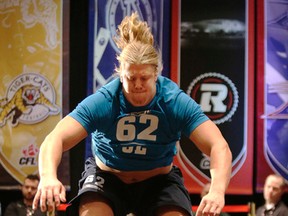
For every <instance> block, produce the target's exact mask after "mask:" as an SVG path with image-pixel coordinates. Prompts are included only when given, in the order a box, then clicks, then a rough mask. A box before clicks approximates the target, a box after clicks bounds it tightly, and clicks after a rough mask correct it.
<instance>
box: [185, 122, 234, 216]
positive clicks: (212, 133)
mask: <svg viewBox="0 0 288 216" xmlns="http://www.w3.org/2000/svg"><path fill="white" fill-rule="evenodd" d="M189 138H190V139H191V140H192V141H193V143H195V145H196V146H197V147H198V148H199V149H200V150H201V151H202V152H203V153H205V154H206V155H208V156H209V157H210V173H211V187H210V191H209V193H208V194H207V195H206V196H204V197H203V199H202V201H201V203H200V205H199V208H198V210H197V213H196V216H198V215H199V216H200V215H202V213H203V212H205V213H217V214H220V212H221V209H222V208H223V207H224V205H225V191H226V189H227V187H228V184H229V181H230V176H231V167H232V154H231V151H230V148H229V145H228V143H227V142H226V140H225V138H224V137H223V136H222V134H221V132H220V130H219V128H218V127H217V126H216V125H215V124H214V123H213V122H212V121H211V120H207V121H205V122H204V123H202V124H200V125H199V126H198V127H197V128H196V129H195V130H193V131H192V133H191V134H190V137H189Z"/></svg>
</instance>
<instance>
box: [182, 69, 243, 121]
mask: <svg viewBox="0 0 288 216" xmlns="http://www.w3.org/2000/svg"><path fill="white" fill-rule="evenodd" d="M187 94H189V95H190V96H191V97H192V98H193V99H194V100H195V101H196V102H197V103H199V104H200V106H201V108H202V110H203V111H204V112H205V114H206V115H207V116H208V117H209V118H210V119H211V120H212V121H213V122H214V123H215V124H221V123H224V122H226V121H228V120H230V119H231V117H232V116H233V115H234V113H235V111H236V110H237V107H238V103H239V96H238V91H237V89H236V87H235V85H234V84H233V82H232V81H231V80H230V79H229V78H228V77H226V76H224V75H223V74H219V73H215V72H211V73H205V74H201V75H200V76H198V77H196V78H195V79H194V80H193V81H192V82H191V83H190V85H189V87H188V89H187Z"/></svg>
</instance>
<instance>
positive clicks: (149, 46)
mask: <svg viewBox="0 0 288 216" xmlns="http://www.w3.org/2000/svg"><path fill="white" fill-rule="evenodd" d="M116 33H117V35H116V36H115V37H114V41H115V43H116V45H117V47H118V48H119V49H120V50H121V53H120V54H119V55H117V57H116V58H117V60H118V62H119V67H116V68H115V71H116V72H118V73H121V68H122V66H123V64H124V63H129V64H152V65H155V67H156V73H157V74H158V73H159V72H161V71H162V68H163V65H162V59H161V52H160V51H159V50H157V49H156V48H155V47H154V37H153V35H152V33H151V30H150V28H149V26H148V24H147V22H144V21H141V20H139V16H138V14H137V13H136V12H135V13H132V15H131V16H126V17H125V18H124V19H123V20H122V22H121V23H120V25H119V26H118V29H117V32H116Z"/></svg>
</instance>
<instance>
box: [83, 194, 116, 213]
mask: <svg viewBox="0 0 288 216" xmlns="http://www.w3.org/2000/svg"><path fill="white" fill-rule="evenodd" d="M79 215H80V216H89V215H105V216H106V215H107V216H114V213H113V209H112V207H111V205H110V202H109V200H107V199H106V198H105V197H103V196H101V195H99V194H96V193H93V192H88V193H85V194H83V195H82V196H81V198H80V203H79Z"/></svg>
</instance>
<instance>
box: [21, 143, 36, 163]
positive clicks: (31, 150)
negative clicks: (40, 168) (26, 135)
mask: <svg viewBox="0 0 288 216" xmlns="http://www.w3.org/2000/svg"><path fill="white" fill-rule="evenodd" d="M21 152H22V155H21V157H20V158H19V165H21V166H23V165H25V166H29V165H30V166H37V163H36V160H37V157H38V152H39V148H38V147H37V145H35V144H29V145H28V146H24V147H23V148H22V151H21Z"/></svg>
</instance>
